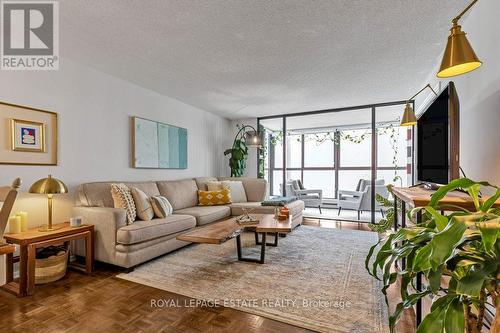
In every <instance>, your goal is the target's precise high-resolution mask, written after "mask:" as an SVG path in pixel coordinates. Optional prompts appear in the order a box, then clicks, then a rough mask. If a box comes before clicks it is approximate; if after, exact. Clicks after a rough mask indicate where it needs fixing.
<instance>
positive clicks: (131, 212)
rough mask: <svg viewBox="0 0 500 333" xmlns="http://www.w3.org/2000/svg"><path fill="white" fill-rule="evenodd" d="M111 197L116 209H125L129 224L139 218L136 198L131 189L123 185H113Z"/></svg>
mask: <svg viewBox="0 0 500 333" xmlns="http://www.w3.org/2000/svg"><path fill="white" fill-rule="evenodd" d="M111 196H112V197H113V204H114V207H115V208H123V209H125V211H126V212H127V224H132V223H134V221H135V218H136V217H137V211H136V209H135V203H134V198H133V197H132V194H131V193H130V189H129V188H128V187H127V185H125V184H123V183H119V184H111Z"/></svg>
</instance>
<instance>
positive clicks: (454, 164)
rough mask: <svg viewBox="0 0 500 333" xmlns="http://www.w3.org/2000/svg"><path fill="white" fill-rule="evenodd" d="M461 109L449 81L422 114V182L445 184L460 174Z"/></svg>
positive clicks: (419, 167) (419, 129)
mask: <svg viewBox="0 0 500 333" xmlns="http://www.w3.org/2000/svg"><path fill="white" fill-rule="evenodd" d="M459 109H460V107H459V102H458V96H457V92H456V90H455V85H454V83H453V82H450V83H449V84H448V86H447V87H446V88H445V89H444V90H443V91H442V92H441V93H440V94H439V96H437V97H436V99H435V100H434V101H433V102H432V103H431V104H430V105H429V107H428V108H427V109H426V110H425V112H424V113H422V115H421V116H420V117H419V119H418V123H417V180H418V181H419V182H426V183H436V184H446V183H448V182H449V181H450V180H452V179H455V178H458V177H459Z"/></svg>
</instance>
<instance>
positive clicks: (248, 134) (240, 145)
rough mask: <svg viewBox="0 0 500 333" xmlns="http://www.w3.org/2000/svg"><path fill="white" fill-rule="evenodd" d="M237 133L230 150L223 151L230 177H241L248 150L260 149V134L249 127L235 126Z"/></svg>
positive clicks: (245, 164)
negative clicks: (227, 162)
mask: <svg viewBox="0 0 500 333" xmlns="http://www.w3.org/2000/svg"><path fill="white" fill-rule="evenodd" d="M236 128H237V129H238V132H237V133H236V135H235V136H234V140H233V145H232V147H231V148H229V149H226V150H225V151H224V155H230V156H229V167H230V168H231V177H242V176H243V173H244V172H245V168H246V166H247V158H248V148H261V147H262V138H261V135H260V132H259V131H257V130H256V129H255V128H254V127H253V126H251V125H243V124H242V125H236Z"/></svg>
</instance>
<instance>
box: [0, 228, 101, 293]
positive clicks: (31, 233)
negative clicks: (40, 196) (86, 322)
mask: <svg viewBox="0 0 500 333" xmlns="http://www.w3.org/2000/svg"><path fill="white" fill-rule="evenodd" d="M54 229H55V230H53V231H39V230H38V228H34V229H29V230H28V231H26V232H22V233H18V234H5V235H4V238H5V240H6V241H7V243H10V244H16V245H19V247H20V251H19V256H15V257H14V256H13V254H12V252H11V253H7V280H6V284H5V285H4V286H2V287H1V288H2V289H4V290H6V291H8V292H10V293H13V294H15V295H17V296H18V297H24V296H28V295H32V294H33V293H34V289H35V259H36V249H37V248H40V247H47V246H50V245H56V244H65V245H66V246H69V242H70V241H72V240H75V239H85V267H84V269H82V267H80V266H78V265H72V266H70V267H75V268H76V269H78V270H83V271H85V272H86V273H87V274H89V275H90V274H91V273H92V270H93V266H94V226H93V225H82V226H80V227H70V226H69V223H62V224H56V225H54ZM16 262H19V281H14V269H13V266H14V263H16Z"/></svg>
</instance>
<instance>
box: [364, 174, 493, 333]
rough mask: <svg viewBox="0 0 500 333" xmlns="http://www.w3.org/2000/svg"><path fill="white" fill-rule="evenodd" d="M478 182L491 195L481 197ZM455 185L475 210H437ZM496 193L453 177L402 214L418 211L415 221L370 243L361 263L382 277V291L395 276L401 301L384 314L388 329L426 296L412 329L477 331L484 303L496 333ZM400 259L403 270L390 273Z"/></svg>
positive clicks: (425, 332) (423, 331) (448, 332)
mask: <svg viewBox="0 0 500 333" xmlns="http://www.w3.org/2000/svg"><path fill="white" fill-rule="evenodd" d="M481 186H487V187H492V188H494V189H495V194H494V195H492V196H491V197H489V198H488V199H487V200H481V198H480V196H479V193H480V189H481ZM457 188H461V189H463V190H465V191H466V192H467V193H468V194H469V196H470V197H471V198H472V200H473V202H474V206H475V211H468V210H465V209H459V208H458V207H453V208H454V209H458V211H455V212H453V213H449V214H444V213H440V212H439V211H440V210H446V208H447V207H441V206H439V201H440V200H441V199H442V198H443V197H444V196H445V195H446V194H447V193H448V192H450V191H452V190H454V189H457ZM499 197H500V189H498V188H497V187H496V186H493V185H490V184H488V183H486V182H475V181H472V180H470V179H467V178H461V179H456V180H453V181H451V182H450V183H449V184H448V185H446V186H443V187H441V188H440V189H439V190H438V191H436V192H435V194H434V195H433V196H432V198H431V201H430V203H429V205H428V206H426V207H423V208H415V209H413V210H411V211H409V212H408V216H409V218H412V217H413V216H414V215H415V214H416V213H417V212H418V211H419V210H420V211H421V213H422V222H421V223H418V224H416V225H415V226H413V227H408V228H402V229H399V230H398V231H397V232H396V233H392V234H390V235H389V236H388V237H387V238H386V239H385V240H383V241H381V242H380V243H382V244H380V243H379V244H377V245H375V246H374V247H372V249H371V250H370V252H369V255H368V256H367V258H366V267H367V270H368V271H369V272H370V274H371V275H373V276H374V277H375V278H377V279H382V281H383V283H384V288H383V289H382V291H383V292H384V294H385V292H386V290H387V288H389V286H391V285H392V284H395V283H396V282H397V281H398V280H399V281H398V283H400V286H401V287H400V291H401V298H402V302H400V303H399V304H398V305H397V306H396V310H395V312H394V313H393V314H392V315H391V316H390V318H389V325H390V328H391V332H394V327H395V325H396V322H397V321H398V319H399V317H400V315H401V313H402V311H403V310H404V309H405V308H409V307H411V306H413V305H415V304H416V303H417V301H418V300H419V299H421V298H423V297H426V296H428V295H432V296H433V304H432V307H431V311H430V313H429V314H428V315H427V316H426V317H425V318H424V319H423V321H422V323H420V325H419V327H418V329H417V333H436V332H446V333H452V332H453V333H454V332H457V333H463V332H464V331H465V332H467V333H476V332H481V331H482V329H483V318H484V315H485V306H486V304H487V303H488V302H490V303H491V305H492V306H494V307H496V316H495V318H494V322H493V327H492V329H491V331H492V332H500V281H499V279H500V241H498V236H499V233H500V209H499V208H493V205H494V203H495V201H496V200H497V199H498V198H499ZM448 208H450V207H448ZM372 259H373V260H372ZM403 259H404V260H406V268H405V269H404V270H402V271H394V270H393V264H394V262H396V261H401V260H403ZM379 274H381V276H380V275H379ZM417 274H422V275H423V276H424V277H425V278H426V279H427V281H428V283H427V284H428V287H426V288H425V289H424V290H416V288H415V287H414V285H413V281H414V278H415V277H416V276H417Z"/></svg>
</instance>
